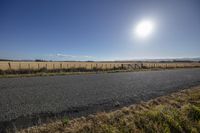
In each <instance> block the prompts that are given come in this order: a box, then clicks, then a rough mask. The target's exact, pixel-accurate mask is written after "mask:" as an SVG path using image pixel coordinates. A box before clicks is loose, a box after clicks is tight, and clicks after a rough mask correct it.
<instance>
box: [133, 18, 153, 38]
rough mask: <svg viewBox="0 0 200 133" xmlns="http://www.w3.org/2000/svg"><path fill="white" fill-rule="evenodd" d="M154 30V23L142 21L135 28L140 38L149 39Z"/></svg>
mask: <svg viewBox="0 0 200 133" xmlns="http://www.w3.org/2000/svg"><path fill="white" fill-rule="evenodd" d="M153 30H154V23H153V22H152V21H150V20H144V21H141V22H140V23H139V24H138V25H137V26H136V28H135V34H136V35H137V36H138V37H140V38H147V37H148V36H149V35H150V34H151V33H152V32H153Z"/></svg>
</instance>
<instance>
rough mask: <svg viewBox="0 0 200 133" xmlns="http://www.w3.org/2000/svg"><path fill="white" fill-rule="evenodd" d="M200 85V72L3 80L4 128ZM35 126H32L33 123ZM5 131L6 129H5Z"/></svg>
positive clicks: (0, 104) (0, 94)
mask: <svg viewBox="0 0 200 133" xmlns="http://www.w3.org/2000/svg"><path fill="white" fill-rule="evenodd" d="M199 84H200V69H198V68H197V69H176V70H164V71H146V72H142V71H141V72H127V73H109V74H93V75H71V76H69V75H68V76H51V77H27V78H1V79H0V122H1V124H0V126H2V125H3V126H7V125H6V124H8V122H11V121H12V123H13V122H14V123H15V124H16V125H18V126H19V125H23V124H24V123H26V124H28V123H29V124H30V121H31V122H32V124H35V122H36V121H37V122H38V121H41V120H40V118H39V117H41V118H42V117H44V118H45V117H46V116H54V114H56V115H59V114H64V113H65V114H69V115H70V116H73V115H75V116H76V115H77V116H80V115H84V114H89V113H92V112H97V111H101V110H104V109H105V110H109V109H112V108H115V107H116V106H124V105H128V104H133V103H137V102H139V101H141V100H144V101H145V100H149V99H151V98H154V97H157V96H161V95H165V94H169V93H171V92H175V91H177V90H180V89H184V88H187V87H190V86H193V85H199ZM30 125H31V124H30ZM2 128H3V127H2Z"/></svg>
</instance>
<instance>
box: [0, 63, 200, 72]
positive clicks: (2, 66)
mask: <svg viewBox="0 0 200 133" xmlns="http://www.w3.org/2000/svg"><path fill="white" fill-rule="evenodd" d="M135 63H137V62H135ZM122 64H134V62H123V63H116V62H14V61H0V70H20V69H22V70H23V69H31V70H32V69H33V70H35V69H36V70H38V69H41V68H46V69H48V70H51V69H69V68H85V69H93V68H94V67H95V68H98V69H113V68H120V67H121V66H122ZM143 67H145V68H186V67H200V63H197V62H191V63H182V62H181V63H143Z"/></svg>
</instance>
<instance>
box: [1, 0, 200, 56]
mask: <svg viewBox="0 0 200 133" xmlns="http://www.w3.org/2000/svg"><path fill="white" fill-rule="evenodd" d="M144 19H149V20H151V21H153V22H154V23H155V29H154V31H153V33H152V34H151V35H150V36H149V37H148V38H147V39H140V38H137V37H136V36H135V34H133V31H134V29H135V27H136V25H137V24H138V23H139V22H140V21H142V20H144ZM171 57H200V1H199V0H163V1H161V0H0V58H6V59H48V60H130V59H143V58H171Z"/></svg>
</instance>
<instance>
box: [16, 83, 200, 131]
mask: <svg viewBox="0 0 200 133" xmlns="http://www.w3.org/2000/svg"><path fill="white" fill-rule="evenodd" d="M199 131H200V86H197V87H193V88H190V89H188V90H183V91H180V92H177V93H173V94H171V95H168V96H163V97H159V98H156V99H153V100H150V101H148V102H141V103H139V104H136V105H132V106H128V107H124V108H122V109H119V110H116V111H112V112H108V113H106V112H102V113H98V114H96V115H89V116H87V117H81V118H76V119H72V120H69V119H67V118H63V120H60V121H57V122H52V123H49V124H43V125H41V126H38V127H31V128H28V129H24V130H21V131H19V132H22V133H28V132H29V133H55V132H66V133H134V132H147V133H155V132H157V133H162V132H163V133H164V132H166V133H170V132H193V133H197V132H199Z"/></svg>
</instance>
